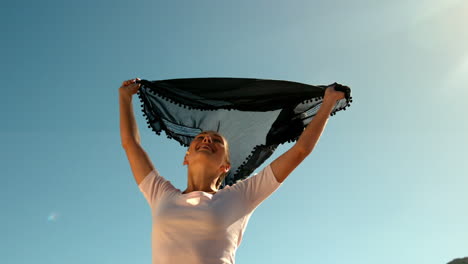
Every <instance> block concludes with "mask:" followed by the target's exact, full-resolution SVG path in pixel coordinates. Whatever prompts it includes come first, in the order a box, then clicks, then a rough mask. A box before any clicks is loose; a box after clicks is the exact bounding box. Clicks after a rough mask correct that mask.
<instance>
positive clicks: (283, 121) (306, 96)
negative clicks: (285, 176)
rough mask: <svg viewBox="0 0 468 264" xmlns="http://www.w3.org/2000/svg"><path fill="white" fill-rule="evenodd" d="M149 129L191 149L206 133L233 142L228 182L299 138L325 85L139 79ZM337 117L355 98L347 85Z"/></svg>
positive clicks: (139, 91) (228, 79)
mask: <svg viewBox="0 0 468 264" xmlns="http://www.w3.org/2000/svg"><path fill="white" fill-rule="evenodd" d="M138 82H139V83H140V84H141V87H140V89H139V90H138V96H139V98H140V101H141V103H142V105H141V107H142V110H143V115H144V116H145V117H146V120H147V124H148V127H149V128H151V129H152V130H153V131H154V132H156V134H158V135H160V134H161V131H162V130H164V132H165V133H166V135H167V137H168V138H173V139H175V140H177V141H178V142H179V143H180V144H181V145H183V146H186V147H188V146H189V145H190V142H191V141H192V140H193V138H194V137H195V136H196V135H197V134H199V133H200V132H202V131H207V130H212V131H217V132H219V133H220V134H222V135H223V136H224V137H225V138H226V139H227V140H228V143H229V150H230V156H231V170H230V172H229V174H228V175H227V176H226V178H225V180H224V182H223V184H222V186H221V188H222V187H224V186H225V185H232V184H234V183H235V182H236V181H238V180H241V179H245V178H247V177H248V176H249V175H250V174H251V173H252V172H253V171H254V170H255V169H256V168H258V167H259V166H260V165H261V164H262V163H263V162H264V161H265V160H266V159H267V158H268V157H270V156H271V155H272V154H273V152H274V151H275V149H276V147H277V146H278V145H279V144H283V143H285V142H293V141H296V140H297V139H298V138H299V136H300V135H301V133H302V131H303V130H304V128H305V127H306V126H307V124H309V123H310V121H311V120H312V118H313V117H314V116H315V114H316V113H317V111H318V109H319V107H320V105H321V104H322V101H323V96H324V93H325V89H326V88H327V87H328V86H330V85H327V86H325V85H318V86H312V85H307V84H302V83H297V82H290V81H281V80H267V79H247V78H188V79H171V80H158V81H147V80H141V81H138ZM332 85H335V89H336V90H338V91H343V92H344V93H345V99H342V100H340V101H338V102H337V103H336V105H335V107H334V108H333V111H332V113H331V115H334V114H335V113H336V112H338V111H340V110H346V107H347V106H349V105H350V103H351V102H352V98H351V90H350V88H349V87H347V86H342V85H340V84H336V83H334V84H332Z"/></svg>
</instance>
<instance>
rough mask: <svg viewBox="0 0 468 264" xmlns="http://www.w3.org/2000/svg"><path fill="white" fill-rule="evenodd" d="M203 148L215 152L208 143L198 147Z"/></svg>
mask: <svg viewBox="0 0 468 264" xmlns="http://www.w3.org/2000/svg"><path fill="white" fill-rule="evenodd" d="M201 149H206V150H209V151H211V152H214V151H213V149H211V148H210V147H209V146H208V145H201V146H199V147H198V150H201Z"/></svg>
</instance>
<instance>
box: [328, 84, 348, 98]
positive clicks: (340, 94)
mask: <svg viewBox="0 0 468 264" xmlns="http://www.w3.org/2000/svg"><path fill="white" fill-rule="evenodd" d="M336 85H338V84H335V85H332V86H329V87H327V89H326V90H325V96H324V97H323V100H324V101H325V100H332V101H334V102H336V101H338V100H341V99H343V98H345V93H344V92H340V91H337V90H335V86H336Z"/></svg>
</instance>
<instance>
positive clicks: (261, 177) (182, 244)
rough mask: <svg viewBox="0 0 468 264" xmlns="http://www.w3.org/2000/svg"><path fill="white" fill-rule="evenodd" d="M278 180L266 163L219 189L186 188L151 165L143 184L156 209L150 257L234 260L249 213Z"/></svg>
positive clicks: (217, 263)
mask: <svg viewBox="0 0 468 264" xmlns="http://www.w3.org/2000/svg"><path fill="white" fill-rule="evenodd" d="M280 185H281V183H279V182H278V181H277V180H276V178H275V176H274V175H273V172H272V170H271V168H270V165H268V166H267V167H265V168H264V169H263V170H262V171H261V172H259V173H258V174H256V175H253V176H251V177H249V178H247V179H245V180H242V181H239V182H237V183H236V184H234V185H232V186H226V187H224V188H223V189H221V190H219V191H218V192H217V193H215V194H210V193H206V192H202V191H194V192H190V193H187V194H182V191H181V190H180V189H176V188H175V187H174V186H173V185H172V184H171V182H169V181H168V180H166V179H165V178H164V177H162V176H160V175H159V173H158V171H156V170H153V171H152V172H150V173H149V174H148V175H147V176H146V178H145V179H144V180H143V181H142V182H141V183H140V185H139V188H140V190H141V192H142V193H143V195H144V196H145V198H146V200H147V201H148V203H149V205H150V207H151V212H152V218H153V228H152V229H153V231H152V255H153V256H152V258H153V262H152V263H153V264H174V263H184V264H202V263H203V264H210V263H212V264H221V263H232V264H234V263H235V253H236V250H237V248H238V247H239V245H240V243H241V241H242V234H243V233H244V231H245V228H246V226H247V222H248V221H249V218H250V216H251V215H252V213H253V211H254V210H255V208H257V206H258V205H259V204H260V203H261V202H262V201H264V200H265V199H266V198H267V197H268V196H269V195H270V194H272V193H273V192H274V191H275V190H276V189H277V188H278V187H279V186H280Z"/></svg>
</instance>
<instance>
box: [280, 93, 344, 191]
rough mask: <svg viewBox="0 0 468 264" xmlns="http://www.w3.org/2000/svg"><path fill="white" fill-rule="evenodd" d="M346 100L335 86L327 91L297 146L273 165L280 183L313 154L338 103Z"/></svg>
mask: <svg viewBox="0 0 468 264" xmlns="http://www.w3.org/2000/svg"><path fill="white" fill-rule="evenodd" d="M343 98H344V93H343V92H339V91H336V90H335V88H334V86H330V87H328V88H327V89H326V90H325V96H324V98H323V102H322V105H321V106H320V109H319V110H318V112H317V114H316V115H315V116H314V118H313V119H312V121H311V122H310V123H309V124H308V125H307V127H306V129H305V130H304V131H303V132H302V134H301V136H300V137H299V139H298V140H297V142H296V144H294V146H292V147H291V148H290V149H289V150H288V151H286V152H285V153H283V154H282V155H281V156H279V157H278V158H277V159H275V160H274V161H273V162H272V163H271V169H272V171H273V174H274V175H275V177H276V180H277V181H278V182H283V181H284V180H285V179H286V177H288V175H289V174H290V173H291V172H292V171H293V170H294V169H295V168H296V167H297V166H298V165H299V164H300V163H301V162H302V161H303V160H304V159H305V158H306V157H307V156H308V155H309V154H310V153H311V152H312V150H313V149H314V147H315V145H316V144H317V142H318V140H319V138H320V136H321V135H322V132H323V130H324V129H325V126H326V124H327V121H328V117H329V116H330V114H331V111H332V110H333V107H334V106H335V104H336V102H337V101H338V100H341V99H343Z"/></svg>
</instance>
